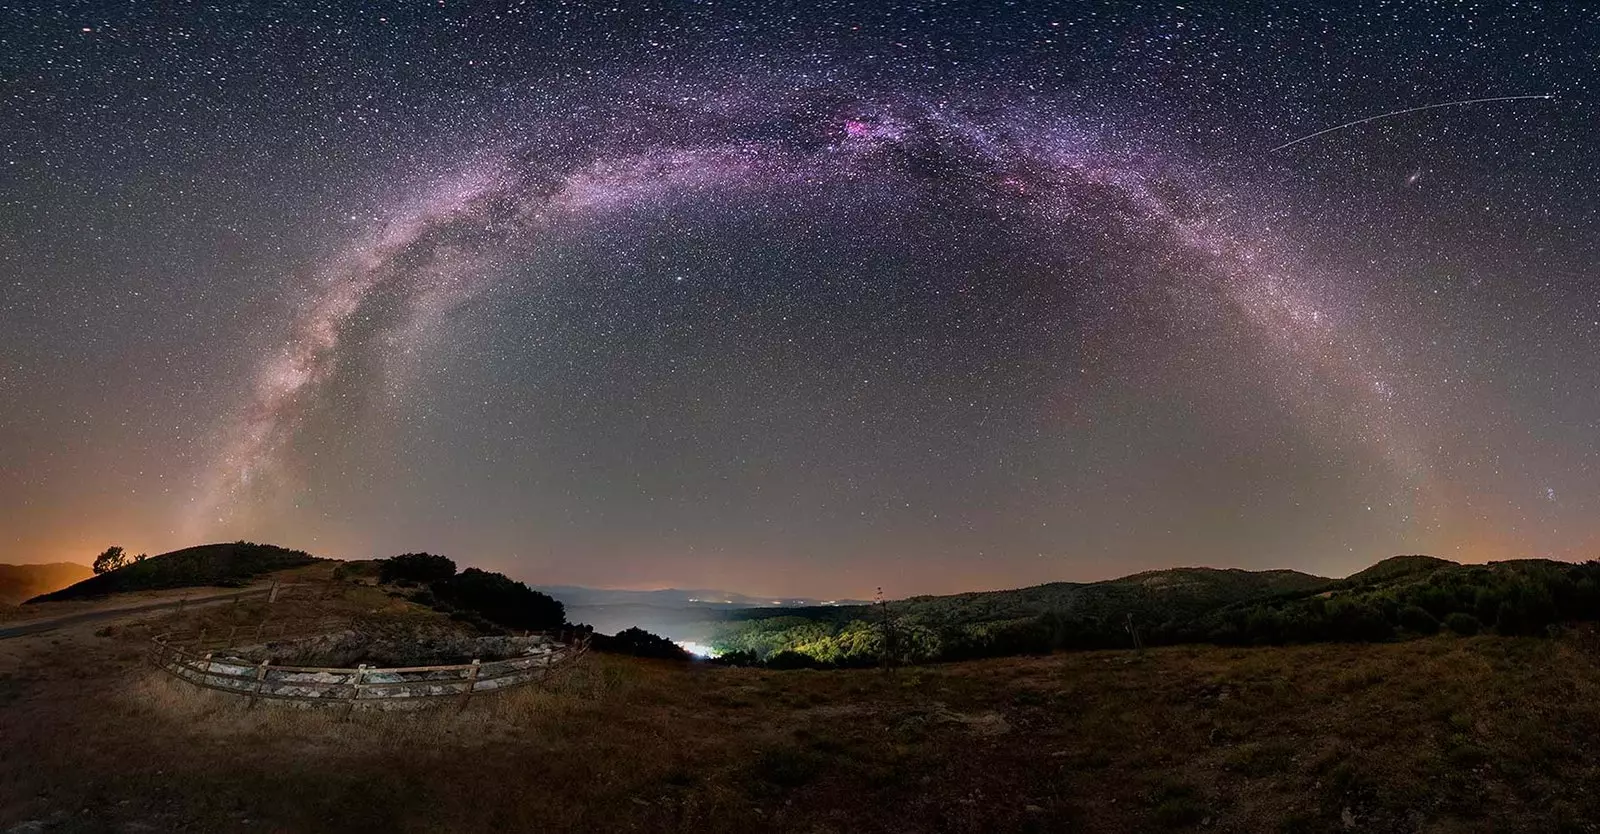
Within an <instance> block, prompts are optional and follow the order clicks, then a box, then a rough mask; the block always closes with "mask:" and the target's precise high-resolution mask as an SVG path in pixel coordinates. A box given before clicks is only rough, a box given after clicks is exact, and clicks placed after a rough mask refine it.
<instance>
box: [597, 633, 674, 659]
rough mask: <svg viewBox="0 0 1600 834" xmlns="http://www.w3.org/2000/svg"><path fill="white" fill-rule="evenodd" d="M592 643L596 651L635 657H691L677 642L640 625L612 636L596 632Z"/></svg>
mask: <svg viewBox="0 0 1600 834" xmlns="http://www.w3.org/2000/svg"><path fill="white" fill-rule="evenodd" d="M590 645H591V646H593V647H594V648H595V650H596V651H602V652H615V653H616V654H628V655H633V656H634V657H653V658H656V659H658V660H688V659H689V653H688V652H686V651H684V650H683V648H682V647H681V646H679V645H678V644H677V643H674V642H672V641H671V640H668V639H667V638H665V637H662V636H660V635H658V634H651V633H650V632H648V631H645V630H644V629H642V628H639V627H638V626H634V627H632V628H625V629H623V630H622V631H619V632H617V633H616V634H615V635H614V636H611V637H607V636H605V635H603V634H596V635H594V638H593V642H591V643H590Z"/></svg>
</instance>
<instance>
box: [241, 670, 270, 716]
mask: <svg viewBox="0 0 1600 834" xmlns="http://www.w3.org/2000/svg"><path fill="white" fill-rule="evenodd" d="M269 662H271V658H268V659H267V660H263V661H261V665H260V666H257V667H256V688H255V689H254V690H252V691H251V692H250V704H249V705H248V706H246V707H245V709H255V708H256V699H257V698H259V697H261V688H262V687H263V686H266V683H267V663H269Z"/></svg>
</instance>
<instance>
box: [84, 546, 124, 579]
mask: <svg viewBox="0 0 1600 834" xmlns="http://www.w3.org/2000/svg"><path fill="white" fill-rule="evenodd" d="M126 564H128V557H126V556H124V555H122V548H120V547H108V548H106V552H104V553H102V554H100V555H99V556H96V557H94V568H93V570H94V572H95V573H96V574H101V573H110V572H112V571H114V570H116V569H117V568H120V567H122V566H123V565H126Z"/></svg>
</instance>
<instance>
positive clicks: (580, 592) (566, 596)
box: [531, 585, 867, 608]
mask: <svg viewBox="0 0 1600 834" xmlns="http://www.w3.org/2000/svg"><path fill="white" fill-rule="evenodd" d="M531 587H532V588H533V589H534V590H536V591H540V592H543V593H546V594H549V595H550V596H553V597H555V598H556V599H559V600H561V601H562V602H564V603H566V604H568V605H579V606H592V605H662V606H671V607H678V606H683V605H706V606H732V607H740V608H757V607H762V606H772V607H779V606H787V607H794V606H820V605H865V604H867V600H860V599H838V600H832V599H828V600H824V599H815V598H809V597H773V596H756V595H752V594H742V593H739V592H737V591H717V590H705V589H683V588H661V589H658V590H652V591H632V590H622V589H615V588H590V587H587V586H583V585H531Z"/></svg>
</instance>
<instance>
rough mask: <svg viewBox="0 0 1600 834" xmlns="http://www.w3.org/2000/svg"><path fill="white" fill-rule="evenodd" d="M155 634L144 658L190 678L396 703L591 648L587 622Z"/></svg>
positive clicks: (542, 666) (366, 704) (538, 677)
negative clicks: (534, 628) (512, 630)
mask: <svg viewBox="0 0 1600 834" xmlns="http://www.w3.org/2000/svg"><path fill="white" fill-rule="evenodd" d="M212 642H213V643H217V644H219V645H215V646H213V645H212V644H211V643H208V642H207V641H206V638H205V635H204V634H203V633H201V634H195V635H187V634H176V633H169V634H161V635H157V636H155V637H154V638H152V640H151V651H150V660H151V662H152V663H153V664H154V665H156V666H157V667H159V668H161V669H162V670H164V671H166V672H167V673H168V674H170V675H172V676H174V677H176V678H179V679H180V680H184V681H187V682H189V683H192V684H194V685H196V686H201V687H205V688H207V689H214V690H218V691H222V692H230V693H234V694H237V695H239V696H242V697H244V698H247V699H248V700H249V702H250V704H251V705H254V704H255V703H256V702H257V701H258V700H262V699H265V700H279V701H292V702H299V703H301V704H304V705H319V704H320V705H336V706H342V707H344V708H346V709H355V708H356V707H358V706H360V707H363V708H379V709H386V708H399V707H409V706H418V705H421V704H424V703H438V702H439V701H440V699H449V698H454V699H455V701H456V703H457V704H458V705H459V706H460V707H462V708H464V707H465V706H466V705H467V703H468V702H469V701H470V699H471V698H472V696H474V695H482V694H487V693H493V692H500V691H504V690H507V689H511V688H515V687H519V686H525V685H528V684H532V683H538V682H539V681H543V680H546V679H547V678H549V677H550V676H551V675H554V674H557V673H558V672H560V671H562V670H563V669H565V668H567V667H569V666H570V665H571V664H572V663H574V662H576V661H577V659H578V658H579V657H582V656H583V654H584V653H585V652H587V651H588V648H589V635H588V634H587V633H586V632H554V633H539V634H528V635H524V636H521V637H516V636H502V637H471V636H467V635H462V634H459V633H455V632H450V631H443V630H428V631H412V632H403V633H393V632H390V633H377V634H374V633H368V632H364V631H361V630H358V629H350V628H346V629H342V630H338V631H332V632H327V633H322V634H315V635H310V636H301V637H294V638H280V639H278V640H276V641H269V642H262V643H254V644H248V645H227V644H228V643H230V642H231V640H230V639H228V638H223V639H221V640H214V641H212Z"/></svg>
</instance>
